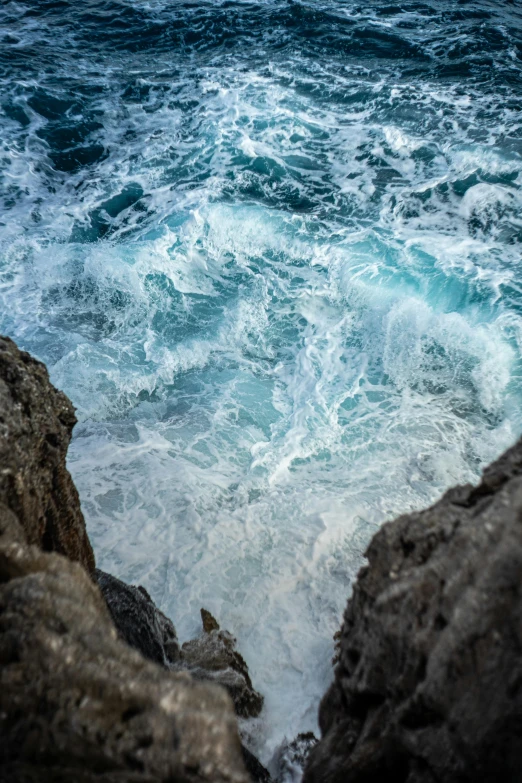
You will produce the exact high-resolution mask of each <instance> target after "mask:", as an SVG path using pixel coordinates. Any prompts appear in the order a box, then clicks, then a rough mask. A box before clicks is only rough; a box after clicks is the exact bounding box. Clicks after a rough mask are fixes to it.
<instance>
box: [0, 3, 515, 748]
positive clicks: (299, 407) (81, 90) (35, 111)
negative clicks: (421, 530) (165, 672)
mask: <svg viewBox="0 0 522 783" xmlns="http://www.w3.org/2000/svg"><path fill="white" fill-rule="evenodd" d="M0 24H1V31H0V41H1V46H0V90H1V95H2V97H1V114H0V130H1V132H0V145H1V155H0V176H1V204H2V207H1V213H0V297H1V318H0V328H1V331H2V332H4V333H7V334H9V335H11V336H12V337H14V338H15V339H16V340H17V341H18V342H19V343H20V344H21V345H22V346H23V347H25V348H26V349H28V350H30V351H32V352H33V353H35V354H36V355H37V356H39V357H40V358H41V359H43V360H45V361H46V362H47V363H48V366H49V368H50V372H51V376H52V379H53V381H54V383H55V384H57V385H58V386H59V387H61V388H63V389H64V390H65V391H66V392H67V394H68V395H69V396H70V397H71V398H72V400H73V402H74V403H75V405H76V406H77V408H78V415H79V419H80V424H79V425H78V427H77V429H76V435H75V439H74V442H73V445H72V448H71V452H70V457H69V464H70V468H71V471H72V473H73V475H74V478H75V480H76V482H77V485H78V487H79V490H80V495H81V498H82V504H83V508H84V511H85V514H86V518H87V521H88V528H89V533H90V535H91V538H92V540H93V543H94V546H95V549H96V552H97V557H98V563H99V565H100V567H102V568H105V569H107V570H109V571H111V572H112V573H114V574H117V575H118V576H120V577H122V578H123V579H125V580H128V581H132V582H140V583H142V584H144V585H145V586H146V587H147V589H148V590H150V592H151V593H152V595H153V597H154V598H155V600H156V601H157V602H158V603H159V605H160V606H161V607H162V609H164V610H165V611H166V612H167V613H168V614H169V615H170V616H172V618H173V619H174V621H175V624H176V626H177V628H178V631H179V634H180V636H181V638H182V639H185V638H187V637H188V636H190V635H191V634H194V633H195V632H196V631H197V630H198V625H199V623H198V615H199V608H200V606H205V607H207V608H209V609H210V610H212V611H213V612H214V613H215V614H216V615H217V617H218V618H219V619H220V621H221V622H222V624H223V625H224V626H226V627H228V628H230V629H232V630H233V631H234V632H235V634H236V635H237V637H238V639H239V644H240V648H241V650H242V652H243V653H244V655H245V657H246V659H247V661H248V663H249V665H250V667H251V670H252V676H253V679H254V682H255V684H256V685H257V686H258V687H259V689H260V690H261V691H263V692H264V694H265V696H266V709H265V711H264V713H263V715H262V717H261V718H260V719H259V721H258V722H257V725H256V726H255V730H253V734H254V735H255V736H254V742H255V744H256V746H257V750H258V752H260V754H261V757H262V758H263V760H265V761H266V760H268V759H269V758H270V755H271V753H272V751H273V748H274V747H275V745H276V744H277V743H278V742H279V741H280V740H281V738H282V736H283V735H284V734H287V735H288V736H292V735H294V734H295V733H296V732H297V731H299V730H303V729H309V728H312V729H313V728H315V721H316V712H317V706H318V700H319V697H320V695H321V694H322V693H323V692H324V689H325V687H326V685H327V683H328V681H329V679H330V677H331V669H330V665H329V659H330V657H331V653H332V641H331V638H332V634H333V633H334V631H335V630H336V628H337V627H338V623H339V619H340V616H341V612H342V609H343V607H344V604H345V601H346V597H347V595H348V593H349V590H350V584H351V582H352V580H353V577H354V575H355V573H356V571H357V569H358V567H359V566H360V565H361V563H362V552H363V549H364V547H365V545H366V543H367V542H368V540H369V538H370V536H371V535H372V533H373V532H374V531H375V530H376V528H377V527H378V525H379V524H380V523H381V522H382V521H383V520H385V519H386V518H389V517H391V516H393V515H394V514H397V513H398V512H402V511H405V510H408V509H411V508H416V507H420V506H423V505H425V504H427V503H430V502H432V501H433V500H435V499H436V498H437V497H438V496H439V495H440V494H441V492H442V491H443V490H444V489H445V488H446V487H448V486H449V485H450V484H453V483H455V482H457V481H458V482H465V481H471V480H475V479H476V478H477V476H478V474H479V471H480V468H481V466H482V465H484V463H486V462H488V461H489V460H491V459H492V458H494V457H495V456H496V455H497V454H499V452H500V451H501V450H502V449H504V448H505V447H506V446H507V445H509V444H510V443H511V442H512V441H513V440H514V438H515V437H516V436H517V435H518V434H519V433H520V432H521V431H522V414H521V410H522V409H521V391H522V387H521V379H520V369H521V368H520V356H521V353H520V341H521V339H522V289H521V282H520V281H521V270H522V261H521V254H520V246H521V239H522V217H521V216H522V197H521V185H522V177H521V165H522V162H521V161H522V159H521V153H522V122H521V118H522V114H521V103H522V98H521V88H522V73H521V69H522V62H521V58H522V26H521V25H522V12H521V9H520V5H519V4H518V3H515V4H512V5H509V4H507V3H498V2H476V0H473V2H454V1H453V0H447V2H429V3H419V2H400V3H397V4H394V5H392V4H390V3H385V2H381V1H380V0H379V1H376V2H370V3H364V4H362V3H361V4H358V3H354V2H350V1H349V0H347V1H346V2H341V1H340V0H337V1H334V0H329V2H319V1H317V2H316V1H315V0H309V1H308V2H284V1H283V0H262V2H256V3H247V2H231V1H228V0H227V1H226V2H225V1H223V2H216V1H214V0H213V1H212V2H197V3H196V2H195V3H191V2H168V1H167V0H149V1H148V2H146V1H145V0H120V1H119V2H117V1H116V0H106V1H105V2H102V0H96V1H94V0H90V2H89V1H88V0H85V2H83V3H75V2H72V0H71V1H70V2H66V1H65V0H47V1H46V0H38V2H37V1H36V0H32V2H7V3H4V4H3V5H2V7H1V9H0Z"/></svg>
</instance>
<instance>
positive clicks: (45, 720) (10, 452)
mask: <svg viewBox="0 0 522 783" xmlns="http://www.w3.org/2000/svg"><path fill="white" fill-rule="evenodd" d="M0 410H1V414H0V416H1V418H0V466H1V470H0V779H1V780H2V781H5V783H29V782H33V781H34V783H47V781H49V782H50V781H53V783H54V782H56V783H59V782H60V783H62V782H63V783H71V782H72V781H74V783H94V781H97V782H98V783H101V782H102V781H103V783H116V782H117V781H118V783H123V782H125V783H130V781H133V782H135V783H138V782H139V781H143V783H145V781H147V783H151V782H152V781H155V782H158V783H159V781H169V783H174V781H176V782H177V781H179V782H180V783H182V782H183V783H185V782H186V783H189V782H190V783H203V781H208V783H210V782H212V783H218V781H219V782H221V781H222V783H225V782H226V783H247V781H248V780H249V778H248V775H247V773H246V772H245V767H244V763H243V758H242V748H241V744H240V740H239V736H238V732H237V725H236V718H235V713H234V706H233V703H232V700H231V698H230V697H229V695H228V694H227V692H226V690H225V689H224V688H222V687H219V686H218V685H214V684H210V683H206V682H205V683H204V682H198V681H196V680H195V679H194V678H193V677H192V676H191V675H190V674H188V673H187V672H173V671H169V670H168V669H167V668H166V667H165V666H159V665H157V663H154V662H152V661H149V660H146V659H145V658H144V657H143V656H142V655H141V654H140V653H139V652H138V651H136V650H134V649H132V648H131V647H130V646H128V644H126V643H125V641H123V639H122V638H120V637H121V634H120V635H119V634H118V631H117V629H116V627H115V625H114V623H113V620H112V617H111V614H110V612H109V609H108V608H107V604H106V601H105V600H104V597H103V595H102V593H101V592H100V589H99V588H98V586H97V584H96V582H95V579H94V573H93V568H94V557H93V554H92V550H91V547H90V544H89V541H88V538H87V535H86V532H85V526H84V521H83V517H82V514H81V511H80V507H79V502H78V495H77V493H76V490H75V488H74V486H73V484H72V481H71V478H70V476H69V473H68V472H67V469H66V467H65V454H66V449H67V446H68V443H69V440H70V437H71V430H72V427H73V424H74V422H75V418H74V412H73V409H72V406H71V404H70V403H69V401H68V400H67V399H66V398H65V397H64V395H62V394H60V393H59V392H57V391H56V390H55V389H54V388H53V387H52V386H51V384H50V383H49V379H48V376H47V372H46V370H45V367H44V366H43V365H42V364H40V363H39V362H36V361H35V360H34V359H32V358H31V357H29V356H28V355H27V354H25V353H23V352H20V351H19V350H18V349H17V348H16V346H15V345H14V344H13V343H12V342H11V341H9V340H6V339H2V338H0ZM133 589H134V588H133ZM138 592H139V591H138ZM143 598H144V601H145V603H147V598H146V597H145V596H143ZM148 600H149V601H150V599H148ZM149 608H150V607H149ZM161 617H163V618H164V615H162V616H161ZM147 618H152V619H153V621H154V622H156V620H157V618H156V615H155V614H154V612H152V611H149V614H148V615H146V620H145V622H148V620H147ZM160 620H161V618H160ZM160 620H157V623H158V626H157V628H156V626H154V629H155V630H158V629H159V631H158V632H159V634H160V635H161V639H162V642H163V644H164V648H165V646H166V648H167V651H168V652H169V653H170V654H172V655H174V657H176V650H177V649H178V648H177V641H176V640H175V631H174V630H173V626H172V624H170V625H169V622H170V621H168V620H167V618H164V622H163V621H161V622H160ZM152 649H153V654H152V655H151V656H149V657H154V654H158V655H159V653H158V652H157V650H156V648H152ZM178 651H179V650H178ZM161 655H164V653H163V652H161ZM162 662H163V661H162Z"/></svg>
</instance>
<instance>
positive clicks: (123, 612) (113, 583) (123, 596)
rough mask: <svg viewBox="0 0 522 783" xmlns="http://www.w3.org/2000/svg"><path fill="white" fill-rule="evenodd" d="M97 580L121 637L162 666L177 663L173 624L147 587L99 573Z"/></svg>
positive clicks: (177, 656) (177, 653) (97, 572)
mask: <svg viewBox="0 0 522 783" xmlns="http://www.w3.org/2000/svg"><path fill="white" fill-rule="evenodd" d="M94 573H95V577H96V580H97V582H98V585H99V587H100V589H101V591H102V594H103V597H104V598H105V601H106V603H107V606H108V608H109V612H110V614H111V616H112V619H113V622H114V625H115V626H116V628H117V629H118V631H119V634H120V637H121V638H122V639H124V640H125V641H126V642H127V644H129V645H130V646H131V647H134V648H135V649H137V650H139V651H140V652H141V654H142V655H144V656H145V658H148V659H149V660H150V661H155V662H156V663H159V664H161V665H162V666H169V665H171V664H174V663H176V662H177V661H178V660H179V658H180V649H179V644H178V638H177V636H176V629H175V628H174V625H173V623H172V622H171V620H169V618H168V617H166V616H165V615H164V614H163V612H161V611H160V610H159V609H158V607H157V606H156V604H155V603H154V601H153V600H152V598H151V597H150V595H149V594H148V592H147V591H146V590H145V588H144V587H141V586H139V587H134V586H133V585H128V584H126V583H125V582H122V581H121V580H120V579H116V577H114V576H111V575H110V574H106V573H105V572H104V571H100V570H99V569H96V571H95V572H94Z"/></svg>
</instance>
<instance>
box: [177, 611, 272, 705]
mask: <svg viewBox="0 0 522 783" xmlns="http://www.w3.org/2000/svg"><path fill="white" fill-rule="evenodd" d="M201 619H202V622H203V627H204V631H203V634H202V635H201V636H200V637H198V638H197V639H193V640H192V641H190V642H185V644H184V645H183V646H182V648H181V660H180V664H181V666H183V667H186V668H188V669H189V670H190V672H191V674H192V675H193V676H194V677H195V678H197V679H200V680H211V681H212V682H216V683H219V684H220V685H223V686H224V687H225V688H226V689H227V691H228V692H229V694H230V696H231V697H232V701H233V702H234V706H235V708H236V712H237V714H238V715H240V716H241V717H243V718H249V717H256V716H257V715H259V713H260V712H261V709H262V707H263V697H262V696H261V694H260V693H258V692H257V691H256V690H255V689H254V687H253V685H252V681H251V679H250V675H249V673H248V667H247V665H246V663H245V660H244V659H243V657H242V656H241V655H240V654H239V653H238V652H237V650H236V639H235V638H234V637H233V636H232V635H231V634H230V633H228V631H222V630H221V629H220V627H219V624H218V622H217V620H216V619H215V618H214V617H213V616H212V615H211V614H210V612H207V611H206V609H202V610H201Z"/></svg>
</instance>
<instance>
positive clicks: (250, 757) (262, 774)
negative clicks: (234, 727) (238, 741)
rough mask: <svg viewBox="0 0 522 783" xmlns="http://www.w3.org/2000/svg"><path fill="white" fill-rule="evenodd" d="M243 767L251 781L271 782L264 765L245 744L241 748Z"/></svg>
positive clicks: (258, 782) (256, 782)
mask: <svg viewBox="0 0 522 783" xmlns="http://www.w3.org/2000/svg"><path fill="white" fill-rule="evenodd" d="M241 750H242V753H243V761H244V763H245V767H246V769H247V772H248V773H249V775H250V777H251V778H252V781H253V783H273V781H272V778H271V776H270V772H269V771H268V770H267V768H266V767H264V766H263V765H262V764H261V762H260V761H259V759H258V758H256V756H254V754H253V753H251V752H250V751H249V750H248V748H247V747H245V745H243V746H242V748H241Z"/></svg>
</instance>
